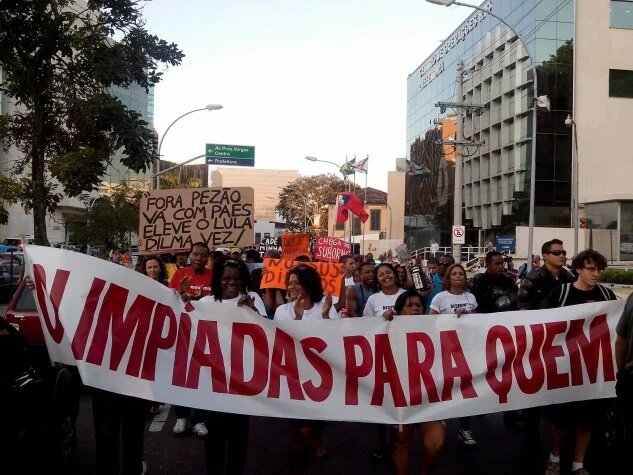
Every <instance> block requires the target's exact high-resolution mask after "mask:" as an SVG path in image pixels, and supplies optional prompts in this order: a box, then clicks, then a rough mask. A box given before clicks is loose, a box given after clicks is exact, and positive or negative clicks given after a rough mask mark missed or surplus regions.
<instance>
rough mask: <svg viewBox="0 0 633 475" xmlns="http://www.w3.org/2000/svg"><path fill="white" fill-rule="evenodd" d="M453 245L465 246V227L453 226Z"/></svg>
mask: <svg viewBox="0 0 633 475" xmlns="http://www.w3.org/2000/svg"><path fill="white" fill-rule="evenodd" d="M452 235H453V244H466V226H453V234H452Z"/></svg>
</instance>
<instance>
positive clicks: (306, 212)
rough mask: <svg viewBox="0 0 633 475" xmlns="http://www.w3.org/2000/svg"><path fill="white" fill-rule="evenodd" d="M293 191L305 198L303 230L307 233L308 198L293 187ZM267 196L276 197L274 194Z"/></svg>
mask: <svg viewBox="0 0 633 475" xmlns="http://www.w3.org/2000/svg"><path fill="white" fill-rule="evenodd" d="M276 188H279V189H282V190H283V188H282V187H280V186H277V187H276ZM292 191H293V192H295V193H297V194H298V195H299V196H301V198H303V232H304V233H307V232H308V198H307V197H306V195H304V194H303V193H301V192H300V191H299V190H294V189H293V190H292ZM267 198H271V199H275V198H273V197H272V196H268V197H267Z"/></svg>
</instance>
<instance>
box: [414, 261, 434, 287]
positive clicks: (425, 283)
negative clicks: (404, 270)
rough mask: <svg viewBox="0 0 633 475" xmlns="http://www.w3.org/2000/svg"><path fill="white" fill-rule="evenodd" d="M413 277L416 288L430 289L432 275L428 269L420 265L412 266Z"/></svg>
mask: <svg viewBox="0 0 633 475" xmlns="http://www.w3.org/2000/svg"><path fill="white" fill-rule="evenodd" d="M411 277H412V278H413V285H414V286H415V288H416V290H429V289H430V288H431V285H432V279H431V276H430V275H429V273H428V271H426V270H424V269H421V268H420V266H413V267H411Z"/></svg>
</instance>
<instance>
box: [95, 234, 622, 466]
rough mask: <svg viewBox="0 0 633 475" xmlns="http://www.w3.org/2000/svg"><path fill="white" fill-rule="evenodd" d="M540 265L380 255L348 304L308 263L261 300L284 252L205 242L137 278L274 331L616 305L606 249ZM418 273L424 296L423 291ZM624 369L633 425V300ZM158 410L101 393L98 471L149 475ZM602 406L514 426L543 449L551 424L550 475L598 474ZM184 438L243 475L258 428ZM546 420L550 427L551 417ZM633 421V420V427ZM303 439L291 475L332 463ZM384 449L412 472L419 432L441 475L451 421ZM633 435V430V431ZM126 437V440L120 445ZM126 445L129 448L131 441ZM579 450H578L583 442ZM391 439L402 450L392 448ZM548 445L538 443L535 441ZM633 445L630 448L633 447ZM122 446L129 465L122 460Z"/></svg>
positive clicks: (380, 444) (224, 421) (411, 429)
mask: <svg viewBox="0 0 633 475" xmlns="http://www.w3.org/2000/svg"><path fill="white" fill-rule="evenodd" d="M541 255H542V263H541V258H540V256H533V260H532V263H533V266H532V269H531V270H530V271H529V272H527V271H526V269H524V268H523V269H521V268H519V269H518V270H515V269H514V266H512V264H511V259H509V258H508V256H507V255H505V254H503V253H501V252H498V251H496V250H494V249H493V250H489V251H488V252H487V253H486V255H485V256H484V257H483V262H482V264H481V266H480V267H481V269H479V270H478V269H475V270H474V276H473V277H471V278H470V279H469V278H468V273H467V270H466V268H465V267H464V266H462V265H460V264H456V263H455V260H454V259H453V257H452V256H450V255H435V253H434V255H430V256H428V259H426V260H425V261H424V262H423V261H422V259H420V258H418V259H417V261H416V260H411V261H410V262H402V263H399V262H396V261H395V260H394V261H392V262H387V261H383V262H379V263H378V264H376V262H375V261H374V259H373V256H372V255H366V256H351V255H345V256H342V257H341V259H340V262H341V264H342V266H341V267H342V273H343V274H344V276H342V277H343V278H342V284H341V292H340V297H339V298H336V297H333V296H332V295H329V294H326V293H324V290H323V288H322V284H321V280H320V278H319V275H318V274H317V272H316V271H315V270H314V269H313V268H312V267H309V266H307V265H302V262H305V261H310V256H307V255H306V256H299V257H298V258H296V259H295V260H296V261H297V264H296V265H295V267H293V268H292V269H291V270H290V272H288V276H287V280H286V287H285V288H284V289H260V287H259V284H260V281H261V279H262V272H265V269H263V268H262V258H263V257H272V258H279V257H281V256H280V254H279V252H277V251H268V252H267V253H265V254H264V256H261V255H260V253H259V252H257V251H255V250H249V251H246V252H245V253H242V251H241V250H239V249H233V250H231V252H229V253H225V252H220V251H211V250H210V249H209V248H208V247H207V246H206V245H205V244H204V243H195V244H194V245H193V246H192V248H191V251H190V252H189V253H183V254H179V255H176V256H175V258H174V261H175V262H173V263H167V265H166V263H165V262H164V261H163V259H162V258H161V257H160V256H156V255H151V256H144V257H143V258H142V259H140V261H139V263H138V264H137V267H136V270H137V271H139V272H141V273H143V274H144V275H146V276H147V277H149V278H151V279H154V280H156V281H158V282H160V283H162V284H163V285H168V286H169V288H171V289H172V290H173V291H174V292H177V293H178V294H179V295H180V296H181V298H182V300H183V301H185V302H189V301H201V302H205V301H214V302H221V303H223V304H226V305H236V306H240V307H248V308H250V309H251V310H252V311H253V312H256V313H257V314H259V315H260V316H261V317H262V318H268V319H272V320H274V321H287V320H321V319H340V318H356V317H378V318H384V319H386V320H389V321H391V320H392V319H393V318H394V316H395V315H409V316H414V315H418V316H420V315H422V316H424V317H423V318H429V317H432V316H433V315H437V314H451V315H454V316H455V317H456V318H460V317H461V316H463V315H464V314H468V313H482V314H485V313H495V312H504V311H513V310H535V309H544V308H554V307H563V306H569V305H577V304H583V303H588V302H596V301H606V300H614V299H615V298H616V297H615V295H614V294H613V292H612V291H611V290H610V289H608V288H606V287H604V286H603V285H601V284H600V283H599V282H598V280H599V277H600V274H601V273H602V271H604V269H605V268H606V267H607V261H606V259H605V258H604V256H602V255H601V254H600V253H598V252H596V251H594V250H585V251H582V252H580V253H579V254H578V255H576V256H575V257H574V258H573V259H572V260H571V262H570V265H569V267H567V263H568V260H567V256H566V251H565V249H564V246H563V242H562V241H560V240H558V239H553V240H551V241H548V242H546V243H544V244H543V246H542V248H541ZM414 268H416V272H419V273H420V274H419V275H420V276H421V278H422V281H423V285H421V286H416V285H415V284H414V282H415V281H416V280H415V279H414V276H413V273H414ZM616 332H617V340H616V363H617V367H618V369H619V370H620V371H619V373H618V393H619V395H620V396H623V397H624V400H625V402H626V401H628V402H626V404H625V406H624V414H625V416H626V417H629V418H630V406H631V403H630V401H631V400H633V396H631V394H632V393H633V296H632V297H630V298H629V300H628V301H627V304H626V307H625V310H624V312H623V314H622V317H621V319H620V322H619V324H618V326H617V330H616ZM158 406H159V405H158V404H157V403H153V405H151V406H150V404H149V403H147V402H145V401H142V400H139V399H137V398H133V397H130V396H124V395H119V394H113V393H108V392H106V391H102V390H96V389H95V390H93V412H94V422H95V428H96V443H97V459H98V460H97V467H98V470H99V473H104V474H105V473H118V471H119V468H118V467H119V464H120V468H121V471H122V472H123V473H144V472H145V469H146V465H145V464H144V462H143V460H142V457H143V438H144V421H145V418H146V416H147V414H148V412H149V411H150V410H151V411H152V412H154V413H156V412H157V411H158V410H159V409H158ZM605 407H606V405H605V402H604V401H602V400H590V401H580V402H573V403H565V404H557V405H555V406H549V407H542V408H533V409H529V410H524V411H510V412H506V413H504V416H503V418H504V423H505V424H506V425H508V426H509V427H513V428H517V429H521V430H524V431H525V434H526V441H527V442H528V443H535V444H538V443H539V442H538V438H539V425H540V424H542V422H543V421H544V420H548V421H551V437H550V440H549V441H547V443H548V445H549V447H550V454H549V457H548V460H546V461H544V465H543V468H542V471H540V472H539V473H543V472H544V473H545V474H546V475H557V474H559V473H561V472H562V473H567V470H568V469H571V473H573V474H575V475H587V474H588V473H589V472H588V470H587V468H586V467H585V466H584V462H585V455H586V453H587V450H588V448H589V446H590V444H591V439H592V434H593V433H594V432H595V430H596V428H597V425H598V424H599V422H600V418H601V415H602V414H603V412H604V410H605ZM174 414H175V417H176V422H175V424H174V427H173V433H174V434H175V435H178V436H180V435H182V434H184V433H186V432H188V431H189V430H191V431H192V432H193V433H194V434H196V435H197V436H200V437H205V438H206V440H205V458H206V464H207V470H208V473H212V474H221V473H228V474H241V473H243V472H244V467H245V463H246V456H247V449H248V431H249V417H248V416H246V415H240V414H229V413H223V412H216V411H202V410H198V409H193V408H185V407H174ZM544 416H545V417H544ZM470 419H471V418H470V417H462V418H460V419H459V421H458V432H457V434H456V436H457V438H458V439H459V440H460V441H461V442H462V443H463V444H464V445H466V446H476V445H477V441H476V437H475V436H474V435H473V433H472V430H471V428H470ZM629 420H630V419H629ZM289 424H290V426H291V428H292V437H291V440H290V441H289V442H288V446H289V468H290V471H291V472H294V473H303V472H304V471H305V470H306V468H307V466H308V463H309V460H310V459H311V457H317V458H318V457H324V456H326V455H327V447H326V444H325V443H324V441H323V430H324V427H325V423H324V422H323V421H318V420H306V419H293V420H290V421H289ZM374 426H375V430H376V436H377V437H376V446H375V449H374V451H373V453H372V454H370V456H371V457H373V458H374V459H375V460H382V459H383V458H385V459H389V458H390V459H391V461H392V463H393V468H394V471H395V473H397V474H407V473H409V471H410V469H411V467H409V452H410V448H411V445H412V443H413V440H414V433H416V432H417V433H418V434H419V437H420V442H421V445H422V450H423V457H422V459H421V466H420V467H419V471H420V473H423V474H426V473H431V472H432V470H433V468H434V467H435V465H436V463H437V461H438V460H439V459H440V457H441V455H442V451H443V448H444V446H445V443H446V437H447V434H446V423H445V421H429V422H424V423H420V424H408V425H399V426H397V427H394V428H393V429H392V433H391V436H390V437H389V436H388V431H389V427H387V426H385V425H381V424H374ZM629 427H631V426H629ZM119 434H121V435H120V436H119ZM566 436H567V437H570V438H571V439H573V456H572V460H571V466H570V467H561V447H562V444H563V441H564V440H565V437H566ZM119 437H120V439H119ZM571 439H570V440H571ZM389 440H390V441H391V443H389ZM535 441H536V442H535ZM629 443H630V441H629ZM119 447H121V448H122V453H123V457H122V459H121V460H120V461H119Z"/></svg>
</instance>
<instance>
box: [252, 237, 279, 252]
mask: <svg viewBox="0 0 633 475" xmlns="http://www.w3.org/2000/svg"><path fill="white" fill-rule="evenodd" d="M257 250H258V251H259V252H260V254H264V253H265V252H267V251H279V252H281V243H280V242H279V238H277V237H274V236H265V237H263V238H261V240H260V241H259V248H258V249H257Z"/></svg>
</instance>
